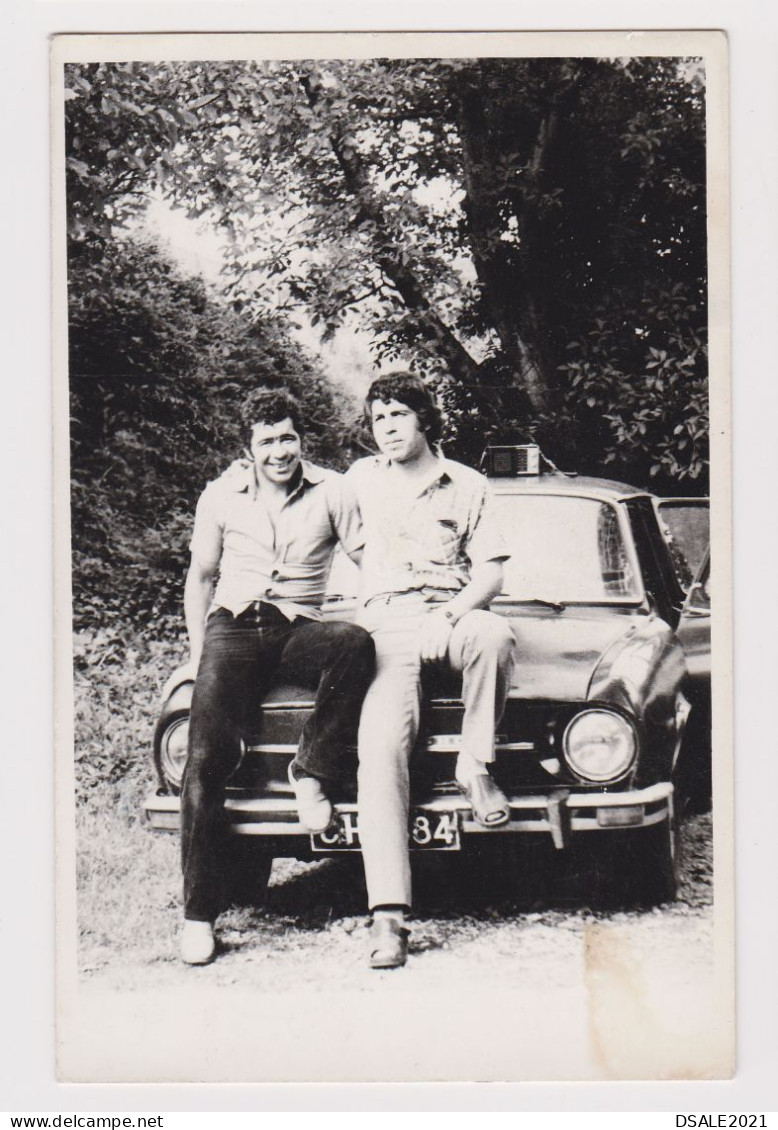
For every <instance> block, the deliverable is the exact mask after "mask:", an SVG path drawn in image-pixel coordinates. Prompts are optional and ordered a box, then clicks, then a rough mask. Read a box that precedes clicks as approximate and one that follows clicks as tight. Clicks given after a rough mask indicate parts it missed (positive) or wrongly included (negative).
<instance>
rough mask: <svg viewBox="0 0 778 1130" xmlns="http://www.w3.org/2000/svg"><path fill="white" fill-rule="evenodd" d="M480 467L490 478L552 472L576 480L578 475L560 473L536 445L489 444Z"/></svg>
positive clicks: (574, 472) (517, 476)
mask: <svg viewBox="0 0 778 1130" xmlns="http://www.w3.org/2000/svg"><path fill="white" fill-rule="evenodd" d="M479 467H480V469H481V470H482V471H485V472H486V474H487V475H488V476H489V477H490V478H498V477H499V478H528V477H530V476H533V477H534V476H536V475H542V474H544V473H545V471H550V472H551V474H552V475H565V476H566V477H567V478H570V479H574V478H576V476H577V474H578V472H577V471H560V470H559V468H558V467H557V465H556V464H555V463H552V461H551V460H550V459H549V458H548V456H547V455H544V454H543V452H542V451H541V450H540V448H539V447H538V445H537V444H536V443H510V444H496V443H490V444H487V446H486V447H485V448H484V452H483V454H482V456H481V462H480V463H479Z"/></svg>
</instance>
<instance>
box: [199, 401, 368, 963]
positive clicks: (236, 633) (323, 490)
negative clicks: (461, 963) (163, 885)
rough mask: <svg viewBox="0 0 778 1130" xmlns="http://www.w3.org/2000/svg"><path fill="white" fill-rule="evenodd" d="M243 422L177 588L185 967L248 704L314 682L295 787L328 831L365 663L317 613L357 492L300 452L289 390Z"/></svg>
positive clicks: (205, 897) (309, 823)
mask: <svg viewBox="0 0 778 1130" xmlns="http://www.w3.org/2000/svg"><path fill="white" fill-rule="evenodd" d="M241 416H242V422H243V426H244V430H245V435H246V440H247V443H248V452H249V454H250V460H249V462H248V463H243V464H239V465H238V466H237V467H235V468H233V470H231V471H230V472H229V473H227V474H226V475H222V477H221V478H220V479H217V480H216V481H215V482H212V483H209V484H208V486H207V487H206V488H205V490H204V491H203V493H202V495H201V496H200V500H199V502H198V504H197V511H196V515H195V523H194V533H193V535H192V542H191V552H192V558H191V564H190V566H189V571H188V573H187V578H186V586H185V591H184V611H185V616H186V625H187V631H188V634H189V642H190V651H191V657H190V664H191V667H192V669H193V670H196V671H197V678H196V680H195V685H194V693H193V698H192V709H191V717H190V726H189V757H188V760H187V764H186V770H185V773H184V781H183V791H182V803H181V850H182V867H183V873H184V918H185V920H184V928H183V933H182V938H181V957H182V959H183V960H184V961H185V962H187V963H188V964H191V965H204V964H207V963H208V962H209V961H211V960H212V959H213V957H214V956H215V953H216V944H215V939H214V931H213V923H214V920H215V918H216V916H217V915H218V913H219V911H220V909H221V902H220V888H221V866H220V848H221V843H222V839H221V837H222V836H223V835H224V825H223V805H224V791H225V783H226V781H227V779H228V777H229V776H230V774H231V773H232V771H233V770H234V769H235V767H236V765H237V763H238V759H239V757H240V738H241V732H242V730H243V727H244V722H245V715H246V710H247V708H248V705H249V704H250V703H252V702H255V701H256V700H257V697H258V696H261V695H262V692H263V690H264V689H266V688H267V687H268V685H269V683H270V681H271V680H272V679H274V678H275V677H276V676H278V675H280V674H283V673H284V672H286V673H287V674H288V675H290V676H292V677H293V679H294V681H295V682H303V683H306V682H307V683H309V685H311V686H312V687H315V688H316V698H315V705H314V710H313V713H312V714H311V716H310V717H309V719H308V720H307V721H306V723H305V726H304V728H303V732H302V738H301V740H300V744H299V749H298V752H297V754H296V756H295V758H294V759H293V761H292V763H291V765H290V782H291V784H292V787H293V789H294V791H295V795H296V798H297V806H298V813H299V817H300V821H301V823H302V824H303V825H305V826H306V827H307V828H308V829H309V830H310V831H312V832H317V831H323V830H325V829H326V828H327V827H328V826H329V824H330V821H331V819H332V814H333V810H332V805H331V803H330V800H329V796H328V793H329V792H330V791H331V786H332V785H333V784H334V783H335V782H337V781H338V780H339V779H340V778H341V777H342V776H343V775H344V773H345V772H346V771H347V766H346V764H345V761H344V754H345V751H346V750H347V748H348V747H349V746H350V745H353V744H354V741H355V738H356V727H357V719H358V717H359V709H360V706H361V704H362V699H363V697H364V694H365V692H366V690H367V687H368V685H369V683H370V681H371V679H372V677H373V670H374V647H373V642H372V639H371V637H370V635H369V634H368V633H367V631H365V630H364V629H363V628H361V627H358V626H356V625H354V624H347V623H338V622H333V621H328V622H326V623H324V622H323V621H322V613H321V605H322V601H323V599H324V593H325V587H326V583H327V576H328V574H329V569H330V563H331V559H332V554H333V552H334V550H335V548H336V546H337V544H338V543H340V544H341V545H342V547H343V549H344V550H345V552H346V553H347V554H348V555H349V556H351V557H352V558H354V559H355V560H356V559H358V558H359V555H360V551H361V548H362V545H363V538H362V529H361V523H360V519H359V513H358V509H357V505H356V500H355V497H354V495H353V491H352V490H351V489H350V487H349V485H348V484H347V483H346V481H345V479H344V477H343V476H342V475H339V474H336V473H335V472H334V471H327V470H324V469H323V468H321V467H317V466H315V465H314V464H312V463H308V462H307V461H305V460H304V459H303V458H302V436H303V422H302V419H301V414H300V406H299V404H298V403H297V401H296V400H295V399H294V398H293V397H291V396H290V395H289V394H288V393H286V392H283V391H274V390H270V389H261V390H259V391H257V392H254V393H252V394H251V395H250V396H249V397H248V398H247V400H246V402H245V404H244V405H243V409H242V413H241ZM214 582H216V585H215V589H214Z"/></svg>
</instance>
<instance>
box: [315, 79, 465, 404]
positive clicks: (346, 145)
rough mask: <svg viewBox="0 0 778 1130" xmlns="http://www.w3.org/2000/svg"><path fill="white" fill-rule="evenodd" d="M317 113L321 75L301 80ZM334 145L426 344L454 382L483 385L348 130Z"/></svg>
mask: <svg viewBox="0 0 778 1130" xmlns="http://www.w3.org/2000/svg"><path fill="white" fill-rule="evenodd" d="M301 82H302V86H303V89H304V90H305V93H306V96H307V98H308V101H309V103H310V105H311V107H316V106H317V104H318V103H319V100H320V96H319V85H318V81H317V76H316V75H315V74H312V75H308V76H306V77H305V78H303V79H301ZM329 137H330V145H331V146H332V151H333V153H334V154H335V157H336V159H337V161H338V164H339V166H340V168H341V171H342V173H343V178H344V180H345V183H346V187H347V188H348V190H349V192H350V193H351V194H352V196H354V197H355V198H356V199H357V200H358V201H359V208H360V215H361V218H362V219H367V220H370V221H371V222H372V223H373V224H374V225H375V229H376V233H377V238H376V241H375V250H374V255H375V259H376V262H377V264H378V266H379V267H380V269H381V271H382V272H383V274H384V275H385V276H386V278H387V279H388V280H389V282H390V283H391V284H392V286H393V287H394V288H395V290H396V291H397V292H398V294H399V295H400V297H401V298H402V300H403V302H404V303H405V305H406V306H407V307H408V309H409V310H410V311H411V313H412V314H413V315H414V317H415V319H416V322H417V324H418V326H419V329H420V331H421V333H422V335H423V336H424V338H425V340H427V341H429V342H432V343H433V344H434V345H435V348H436V350H437V352H438V353H439V354H440V357H441V359H442V360H443V361H444V362H445V364H446V366H447V367H448V370H449V372H450V374H451V376H453V377H455V378H456V379H457V380H458V381H460V382H461V383H462V384H466V385H474V384H475V385H477V384H479V377H480V372H479V370H480V366H479V365H478V362H477V361H475V360H474V359H473V357H471V355H470V354H469V353H468V351H467V350H466V349H465V347H464V346H463V345H462V343H461V341H460V340H459V339H458V338H457V336H456V334H454V332H453V331H452V330H451V329H450V327H449V326H447V325H446V323H445V322H444V321H443V319H442V318H441V317H440V315H439V314H438V312H437V311H436V310H435V308H434V306H433V305H432V303H431V302H430V301H429V299H428V297H427V295H426V294H425V292H424V289H423V287H422V286H421V284H420V282H419V280H418V277H417V275H416V274H415V272H414V270H413V267H412V266H411V265H410V264H409V263H408V262H407V260H406V258H405V256H404V255H403V254H402V252H401V249H400V247H399V246H398V244H397V241H396V239H395V238H394V236H393V233H392V230H391V225H390V223H389V222H388V219H387V216H386V213H385V211H384V208H383V205H382V203H381V201H380V199H379V198H378V197H377V196H376V194H375V193H374V192H373V189H372V187H371V185H370V182H369V180H368V177H367V174H366V172H365V169H364V166H363V163H362V161H361V158H360V156H359V152H358V149H357V146H356V144H355V142H354V141H353V140H352V139H351V138H349V137H348V136H347V135H346V134H345V133H344V132H343V131H342V130H339V129H334V128H333V129H330V132H329Z"/></svg>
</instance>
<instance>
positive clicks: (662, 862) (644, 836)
mask: <svg viewBox="0 0 778 1130" xmlns="http://www.w3.org/2000/svg"><path fill="white" fill-rule="evenodd" d="M679 851H680V837H679V834H678V822H677V820H676V819H675V818H674V817H671V818H670V819H668V820H665V821H663V822H662V823H661V824H656V825H654V826H653V827H651V828H646V829H645V830H644V831H643V832H640V833H637V835H636V837H635V839H634V840H630V841H628V844H627V850H626V851H625V852H624V855H623V861H622V866H623V867H624V868H625V869H626V873H625V874H624V876H623V879H622V882H623V884H624V893H625V895H626V897H627V900H628V902H629V904H630V905H635V904H638V905H642V906H649V907H654V906H661V905H662V904H663V903H668V902H674V901H675V899H676V897H677V895H678V863H679V858H678V857H679Z"/></svg>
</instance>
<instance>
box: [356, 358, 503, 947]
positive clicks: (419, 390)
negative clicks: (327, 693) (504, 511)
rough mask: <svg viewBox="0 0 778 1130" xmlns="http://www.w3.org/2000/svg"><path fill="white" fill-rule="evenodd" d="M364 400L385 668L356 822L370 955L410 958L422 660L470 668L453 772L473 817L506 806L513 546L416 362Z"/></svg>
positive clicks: (369, 532) (369, 576) (359, 470)
mask: <svg viewBox="0 0 778 1130" xmlns="http://www.w3.org/2000/svg"><path fill="white" fill-rule="evenodd" d="M366 412H367V415H368V420H369V423H370V425H371V427H372V431H373V436H374V438H375V442H376V444H377V446H378V449H379V453H380V454H379V455H378V456H377V457H373V458H367V459H361V460H359V461H358V462H357V463H355V464H354V465H353V466H352V467H351V468H350V470H349V471H348V472H347V474H346V479H347V481H348V482H349V483H350V484H352V485H353V487H354V489H355V492H356V495H357V498H358V501H359V506H360V510H361V513H362V521H363V525H364V534H365V550H364V554H363V559H362V569H361V605H362V606H361V613H360V615H359V623H361V624H362V625H363V626H364V627H365V628H367V629H368V631H369V632H370V633H371V634H372V636H373V639H374V641H375V645H376V662H377V671H376V677H375V680H374V681H373V683H372V684H371V686H370V689H369V690H368V692H367V696H366V698H365V702H364V706H363V708H362V717H361V721H360V726H359V833H360V842H361V846H362V855H363V860H364V865H365V875H366V879H367V888H368V898H369V903H370V909H371V911H372V914H373V925H372V928H371V941H370V963H371V965H372V966H373V968H377V969H388V968H394V967H397V966H400V965H403V964H404V963H405V960H406V954H407V936H408V931H407V928H406V925H405V916H406V914H407V912H408V910H409V908H410V905H411V876H410V862H409V856H408V822H409V805H410V795H409V770H408V763H409V758H410V754H411V751H412V749H413V746H414V744H415V741H416V737H417V734H418V729H419V714H420V702H421V672H422V668H423V667H424V666H425V665H427V664H434V663H447V664H448V665H449V666H450V667H451V668H453V669H454V670H455V671H456V672H459V673H461V675H462V699H463V703H464V708H465V709H464V718H463V723H462V742H461V748H460V751H459V755H458V758H457V764H456V779H457V783H458V785H459V787H460V789H461V790H462V792H463V793H464V795H465V796H466V798H467V799H468V801H469V803H470V806H471V808H472V811H473V815H474V817H475V819H476V820H477V821H478V822H479V823H481V824H482V825H483V826H484V827H495V826H497V825H499V824H503V823H505V822H506V821H507V820H508V819H509V817H510V811H509V807H508V803H507V800H506V798H505V796H504V795H503V793H502V792H501V790H500V789H499V787H498V785H497V784H496V782H495V781H494V780H493V779H492V777H491V776H490V773H489V765H490V764H491V763H492V762H493V761H494V756H495V755H494V734H495V727H496V725H497V723H498V722H499V720H500V718H501V716H502V712H503V709H504V706H505V701H506V698H507V694H508V689H509V685H510V678H511V673H512V670H513V652H514V638H513V635H512V632H511V629H510V626H509V624H508V622H507V621H506V620H505V619H503V618H502V617H500V616H496V615H494V614H493V613H491V612H489V611H487V609H488V606H489V603H490V601H491V600H492V599H493V598H494V597H495V596H496V595H497V594H498V593H499V592H500V590H501V588H502V581H503V564H502V563H503V561H504V560H505V559H506V558H507V556H508V554H507V553H506V551H505V546H504V544H503V541H502V538H501V536H500V532H499V530H498V528H497V525H496V522H495V519H494V515H493V512H492V503H491V499H490V495H489V492H488V486H487V482H486V479H485V478H484V476H483V475H480V474H479V473H478V472H476V471H473V470H471V469H470V468H469V467H465V466H463V465H462V464H461V463H455V462H453V461H452V460H449V459H444V458H443V457H442V456H441V455H440V454H439V451H438V448H437V445H438V440H439V438H440V432H441V420H440V413H439V411H438V408H437V406H436V404H435V402H434V400H433V398H432V395H431V393H430V391H429V390H428V388H427V387H426V385H425V384H424V383H423V382H422V381H421V380H419V379H418V378H417V377H415V376H414V375H413V374H410V373H395V374H392V375H390V376H386V377H382V378H379V379H378V380H377V381H374V382H373V384H372V385H371V387H370V390H369V392H368V394H367V399H366Z"/></svg>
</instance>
